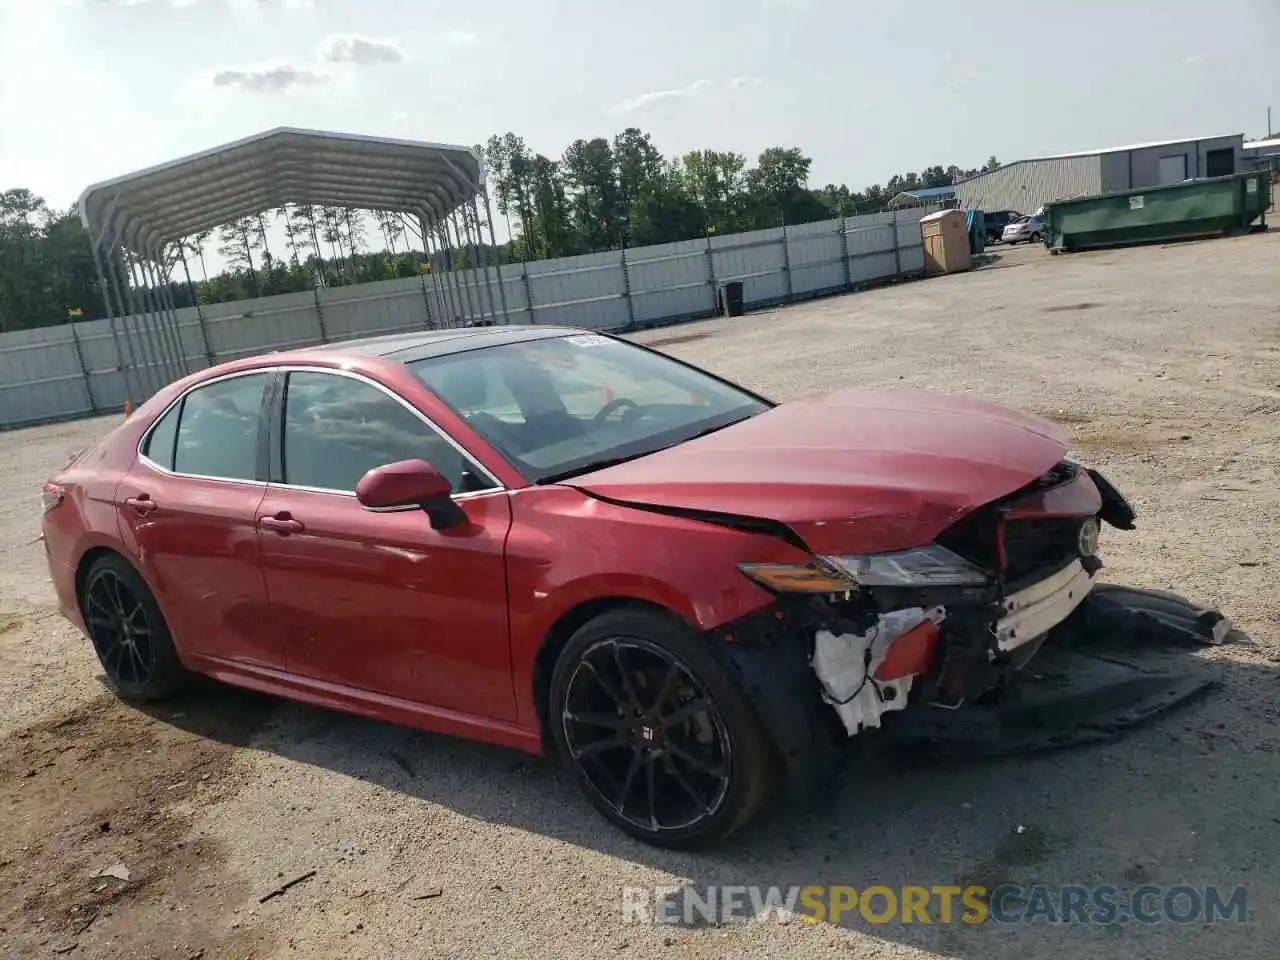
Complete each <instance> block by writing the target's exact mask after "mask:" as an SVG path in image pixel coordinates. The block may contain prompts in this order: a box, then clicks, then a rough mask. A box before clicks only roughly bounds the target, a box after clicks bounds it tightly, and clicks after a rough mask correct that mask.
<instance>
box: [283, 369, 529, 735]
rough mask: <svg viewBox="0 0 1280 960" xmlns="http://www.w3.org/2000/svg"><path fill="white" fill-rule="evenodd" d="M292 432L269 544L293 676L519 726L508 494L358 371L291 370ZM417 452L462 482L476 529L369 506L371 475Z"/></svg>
mask: <svg viewBox="0 0 1280 960" xmlns="http://www.w3.org/2000/svg"><path fill="white" fill-rule="evenodd" d="M279 436H280V444H279V447H278V461H279V462H278V467H277V469H278V471H279V474H278V476H276V477H273V480H274V481H275V482H272V483H271V484H270V485H269V486H268V489H267V494H266V496H265V498H264V499H263V501H262V503H261V505H260V506H259V508H258V542H259V544H260V549H261V552H262V562H263V571H264V575H265V577H266V583H267V593H268V596H269V598H270V602H271V606H272V611H273V617H274V619H275V622H276V623H277V624H278V625H279V627H280V629H281V631H282V633H283V636H284V640H285V646H286V651H287V657H288V663H289V670H290V672H292V673H296V674H300V675H302V676H304V677H308V678H311V679H314V680H320V681H324V682H328V683H333V684H339V685H342V686H345V687H351V688H355V689H357V690H365V691H369V692H373V693H379V694H384V695H388V696H394V697H398V698H402V699H405V700H410V701H413V702H416V703H420V704H426V705H429V706H434V707H442V708H446V709H452V710H459V711H464V712H467V713H472V714H478V715H480V716H485V717H491V718H494V719H502V720H514V719H515V716H516V710H515V696H514V689H513V687H512V679H511V658H510V645H509V640H508V627H507V591H506V571H505V567H504V559H503V551H504V548H505V543H506V537H507V531H508V529H509V528H510V525H511V506H510V502H509V498H508V495H507V493H506V491H505V490H502V489H500V488H499V487H498V485H497V484H496V482H494V481H492V480H491V479H490V478H488V477H487V476H486V475H485V474H484V473H483V471H481V470H480V468H478V467H477V466H475V465H474V464H472V463H471V462H470V460H469V458H467V457H466V455H465V454H464V453H462V451H461V450H460V449H459V448H458V447H456V446H455V445H454V444H453V443H451V442H450V441H449V440H448V439H447V438H445V437H444V436H443V435H442V434H441V433H440V432H439V431H438V430H437V429H436V428H435V427H434V426H433V425H431V424H429V423H428V422H427V421H426V420H425V418H424V417H423V416H422V415H421V414H419V413H418V412H417V411H416V410H414V409H413V408H412V407H410V406H409V405H408V404H406V403H405V402H404V401H402V400H401V399H400V398H398V397H396V396H394V395H393V394H391V393H389V392H388V391H386V390H384V389H383V388H382V387H380V386H376V385H374V384H373V383H371V382H369V381H367V380H364V379H361V378H358V377H355V376H350V375H346V374H341V373H335V372H329V371H294V372H291V373H289V374H288V380H287V381H286V384H285V391H284V409H283V415H282V429H281V430H280V432H279ZM414 458H417V459H422V460H426V461H427V462H429V463H431V464H432V466H434V467H435V468H436V469H438V470H439V471H440V472H441V473H443V474H444V475H445V476H447V477H449V478H450V479H451V480H452V481H453V483H454V489H455V490H456V491H458V494H457V501H458V504H459V506H460V507H462V509H463V512H464V513H465V514H466V516H467V520H468V522H467V523H465V524H459V525H457V526H454V527H451V528H449V529H446V530H432V529H431V524H430V521H429V519H428V517H427V515H426V514H425V513H423V512H422V511H420V510H409V511H392V512H380V511H372V510H367V509H365V508H364V507H362V506H361V505H360V504H359V503H358V502H357V501H356V499H355V496H354V492H353V491H354V490H355V487H356V484H357V483H358V482H359V480H360V478H361V477H362V476H364V474H365V473H366V472H367V471H368V470H371V469H373V468H374V467H377V466H381V465H383V464H387V463H394V462H396V461H400V460H407V459H414ZM463 491H466V492H463Z"/></svg>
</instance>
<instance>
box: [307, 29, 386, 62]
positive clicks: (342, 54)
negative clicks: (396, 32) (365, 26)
mask: <svg viewBox="0 0 1280 960" xmlns="http://www.w3.org/2000/svg"><path fill="white" fill-rule="evenodd" d="M320 57H321V58H322V59H324V60H328V61H329V62H330V63H350V64H354V65H356V66H368V65H369V64H375V63H399V62H401V61H402V60H404V59H405V54H404V51H403V50H401V49H400V45H399V44H397V43H396V42H395V41H394V40H390V39H387V40H374V39H371V38H369V37H361V36H357V35H356V34H354V33H331V34H329V36H327V37H325V38H324V40H323V41H321V43H320Z"/></svg>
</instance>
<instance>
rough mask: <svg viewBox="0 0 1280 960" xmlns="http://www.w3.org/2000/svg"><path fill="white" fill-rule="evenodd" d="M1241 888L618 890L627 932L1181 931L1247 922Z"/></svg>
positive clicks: (1245, 894) (1245, 897)
mask: <svg viewBox="0 0 1280 960" xmlns="http://www.w3.org/2000/svg"><path fill="white" fill-rule="evenodd" d="M1247 901H1248V891H1247V890H1246V888H1244V887H1239V886H1238V887H1232V888H1227V887H1218V886H1189V885H1176V886H1168V887H1159V886H1143V887H1138V888H1137V889H1135V890H1131V891H1121V889H1120V888H1118V887H1113V886H1105V885H1104V886H1093V887H1086V886H1072V885H1067V886H1049V885H1045V884H1037V885H1033V886H1022V885H1019V884H1004V885H1002V886H999V887H995V888H993V889H990V890H988V889H987V888H986V887H981V886H964V887H962V886H958V885H956V886H951V885H934V886H928V887H925V886H903V887H887V886H879V885H877V886H869V887H863V888H857V887H852V886H817V885H812V886H804V887H798V886H795V887H785V888H783V887H762V886H719V887H717V886H708V887H700V888H697V887H676V888H666V889H661V888H659V889H654V888H650V887H626V888H624V889H623V891H622V918H623V921H624V922H628V923H669V924H680V925H685V926H692V925H699V924H725V923H733V922H735V921H744V920H753V919H754V920H761V919H770V918H773V919H776V920H779V921H781V922H789V921H791V920H792V919H797V920H800V921H803V922H807V923H824V922H825V923H850V922H852V923H858V922H861V923H868V924H873V925H875V924H885V923H905V924H952V923H965V924H982V923H998V924H1028V923H1050V924H1101V925H1106V924H1161V923H1173V924H1190V923H1246V922H1248V902H1247Z"/></svg>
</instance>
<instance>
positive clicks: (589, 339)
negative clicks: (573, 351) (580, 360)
mask: <svg viewBox="0 0 1280 960" xmlns="http://www.w3.org/2000/svg"><path fill="white" fill-rule="evenodd" d="M565 339H566V340H568V341H569V342H570V343H572V344H573V345H574V346H575V347H599V346H602V345H604V344H606V343H608V342H609V338H608V337H602V336H600V334H598V333H580V334H577V335H575V336H572V337H565Z"/></svg>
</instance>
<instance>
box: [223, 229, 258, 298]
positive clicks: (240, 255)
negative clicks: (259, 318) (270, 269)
mask: <svg viewBox="0 0 1280 960" xmlns="http://www.w3.org/2000/svg"><path fill="white" fill-rule="evenodd" d="M257 219H258V218H257V217H241V218H240V219H239V220H236V221H235V222H234V223H228V224H225V225H224V226H223V227H222V228H221V229H220V230H219V231H218V242H219V244H220V246H219V247H218V253H219V254H220V255H221V256H222V257H223V259H225V260H226V261H227V263H229V264H230V265H231V267H232V269H233V270H239V271H243V272H244V274H245V276H246V278H247V281H248V283H249V289H250V290H251V291H252V294H253V296H255V297H256V296H259V295H260V289H261V284H260V283H259V282H258V275H257V272H256V269H255V265H254V261H253V255H254V253H255V252H256V251H257V250H258V249H260V248H261V246H262V241H261V240H260V239H259V238H258V237H257V235H256V234H257V231H258V223H257Z"/></svg>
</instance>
